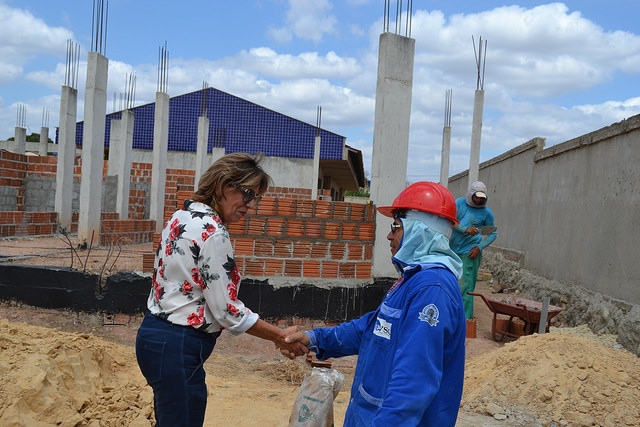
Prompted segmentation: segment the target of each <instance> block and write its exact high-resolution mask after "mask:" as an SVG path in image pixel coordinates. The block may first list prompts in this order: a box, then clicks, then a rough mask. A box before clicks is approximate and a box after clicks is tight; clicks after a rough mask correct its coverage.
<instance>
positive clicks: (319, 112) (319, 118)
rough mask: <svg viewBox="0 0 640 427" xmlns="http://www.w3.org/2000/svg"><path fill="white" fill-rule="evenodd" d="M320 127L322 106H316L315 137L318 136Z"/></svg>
mask: <svg viewBox="0 0 640 427" xmlns="http://www.w3.org/2000/svg"><path fill="white" fill-rule="evenodd" d="M321 125H322V106H321V105H318V109H317V111H316V136H320V127H321Z"/></svg>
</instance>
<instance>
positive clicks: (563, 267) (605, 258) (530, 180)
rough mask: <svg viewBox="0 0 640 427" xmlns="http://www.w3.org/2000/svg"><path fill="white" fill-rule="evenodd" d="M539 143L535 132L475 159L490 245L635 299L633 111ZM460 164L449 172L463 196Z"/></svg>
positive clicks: (638, 296)
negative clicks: (493, 233)
mask: <svg viewBox="0 0 640 427" xmlns="http://www.w3.org/2000/svg"><path fill="white" fill-rule="evenodd" d="M542 148H543V140H542V139H534V140H532V141H529V142H527V143H525V144H523V145H522V146H520V147H517V148H515V149H513V150H511V151H509V152H507V153H505V154H503V155H501V156H498V157H496V158H494V159H491V160H489V161H487V162H484V163H482V164H481V165H480V172H479V179H480V180H481V181H483V182H485V184H487V187H488V192H489V202H488V206H489V207H490V208H491V209H492V210H493V212H494V214H495V219H496V225H497V226H498V239H497V240H496V241H495V242H494V246H496V247H501V248H505V249H508V250H511V251H515V252H516V253H519V254H520V255H521V267H522V268H524V269H526V270H528V271H531V272H532V273H534V274H537V275H540V276H542V277H546V278H548V279H551V280H556V281H559V282H563V283H568V284H570V285H574V286H578V287H580V288H584V289H587V290H589V291H591V292H595V293H600V294H603V295H606V296H609V297H612V298H615V299H619V300H624V301H627V302H629V303H633V304H640V263H639V262H637V247H638V244H637V242H638V240H640V209H638V207H639V206H640V167H638V165H639V164H640V115H637V116H633V117H631V118H629V119H626V120H623V121H621V122H618V123H615V124H613V125H611V126H608V127H606V128H603V129H600V130H598V131H595V132H591V133H589V134H586V135H583V136H580V137H578V138H575V139H573V140H570V141H567V142H564V143H562V144H558V145H555V146H552V147H550V148H547V149H542ZM466 187H467V172H464V173H461V174H458V175H455V176H453V177H451V178H450V179H449V189H450V190H451V192H452V193H453V194H454V196H455V197H461V196H464V194H465V193H466Z"/></svg>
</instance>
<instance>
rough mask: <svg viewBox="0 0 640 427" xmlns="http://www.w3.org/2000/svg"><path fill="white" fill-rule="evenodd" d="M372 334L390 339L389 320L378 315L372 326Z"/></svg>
mask: <svg viewBox="0 0 640 427" xmlns="http://www.w3.org/2000/svg"><path fill="white" fill-rule="evenodd" d="M373 334H374V335H377V336H379V337H382V338H384V339H391V322H387V321H386V320H384V319H381V318H379V317H378V318H377V319H376V325H375V326H374V328H373Z"/></svg>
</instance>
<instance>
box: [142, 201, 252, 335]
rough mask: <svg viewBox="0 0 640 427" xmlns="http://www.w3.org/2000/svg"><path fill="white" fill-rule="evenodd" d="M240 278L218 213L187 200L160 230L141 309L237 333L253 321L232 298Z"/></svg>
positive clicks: (206, 329)
mask: <svg viewBox="0 0 640 427" xmlns="http://www.w3.org/2000/svg"><path fill="white" fill-rule="evenodd" d="M240 279H241V278H240V274H239V272H238V267H237V266H236V263H235V260H234V256H233V247H232V246H231V241H230V240H229V232H228V231H227V228H226V227H225V226H224V225H223V224H222V220H221V219H220V215H218V214H217V213H216V212H214V211H213V209H212V208H211V207H210V206H208V205H206V204H204V203H200V202H192V201H190V200H188V201H186V202H185V207H184V208H183V209H182V210H178V211H176V212H175V213H174V214H173V215H172V216H171V218H170V219H169V221H168V222H167V225H166V226H165V228H164V230H162V237H161V238H160V242H159V244H158V247H157V250H156V258H155V263H154V269H153V281H152V284H153V287H152V289H151V294H150V295H149V299H148V301H147V307H148V308H149V310H150V311H151V313H152V314H154V315H155V316H158V317H160V318H162V319H165V320H168V321H169V322H171V323H174V324H176V325H183V326H192V327H193V328H195V329H197V330H200V331H204V332H209V333H214V332H218V331H221V330H223V329H228V330H229V332H231V333H232V334H240V333H242V332H245V331H246V330H247V329H249V328H251V327H252V326H253V325H254V324H255V323H256V322H257V321H258V315H257V314H256V313H253V312H252V311H251V310H250V309H249V308H247V307H245V306H244V304H243V303H242V301H240V300H239V299H238V289H239V287H240Z"/></svg>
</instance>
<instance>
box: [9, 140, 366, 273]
mask: <svg viewBox="0 0 640 427" xmlns="http://www.w3.org/2000/svg"><path fill="white" fill-rule="evenodd" d="M56 161H57V159H56V157H54V156H27V155H19V154H13V153H10V152H7V151H3V150H0V180H1V181H0V188H3V189H5V190H7V191H5V192H6V193H8V194H9V195H8V196H7V199H8V201H6V200H5V201H4V202H3V204H0V209H1V210H0V237H16V236H25V237H27V236H47V235H55V234H56V233H57V214H56V213H55V212H50V211H47V212H29V211H26V210H25V201H24V199H25V197H29V195H28V194H25V191H24V189H25V181H26V179H27V177H29V176H31V177H34V176H38V177H39V178H41V179H49V180H53V183H55V175H56V166H57V163H56ZM106 171H107V163H106V161H105V165H104V169H103V176H105V174H106ZM80 173H81V159H80V157H77V158H76V160H75V167H74V179H75V180H76V181H79V179H80ZM194 181H195V172H194V171H192V170H182V169H168V170H167V184H166V191H165V221H166V220H167V219H168V218H169V216H171V215H172V214H173V212H174V211H175V210H176V209H178V208H180V207H182V203H183V201H184V200H185V199H189V198H192V196H193V192H194V185H195V182H194ZM150 182H151V165H150V164H148V163H135V162H134V163H133V164H132V166H131V190H130V192H129V193H130V194H129V217H128V218H124V219H123V218H119V217H118V215H117V214H116V213H114V212H103V215H102V225H101V236H100V242H101V245H110V244H114V243H116V242H117V243H119V244H138V243H146V242H151V241H153V242H157V237H158V236H157V234H156V235H155V236H154V232H155V222H154V221H151V220H149V219H145V216H146V217H148V208H146V207H147V206H148V199H149V188H150ZM53 188H55V186H54V187H53ZM49 193H50V194H48V193H45V194H44V195H42V196H38V197H49V198H51V199H53V198H55V191H51V192H49ZM1 194H2V193H0V195H1ZM51 204H52V202H51V200H46V201H44V200H41V201H40V203H35V204H34V203H30V205H31V206H33V205H39V206H47V205H49V206H51ZM7 207H8V208H11V209H8V208H7ZM145 209H146V210H145ZM103 210H104V204H103ZM72 221H73V222H72V229H71V232H75V231H77V221H78V213H77V212H73V218H72ZM374 221H375V211H374V206H373V205H363V204H358V203H347V202H330V201H325V200H311V191H310V190H307V189H302V188H289V187H270V188H269V189H268V191H267V194H266V197H264V198H263V199H262V200H261V201H260V203H259V205H258V208H257V209H256V210H254V211H253V212H250V214H249V215H248V216H247V217H246V218H243V219H242V220H241V221H239V222H237V223H234V224H230V226H229V233H230V234H231V237H232V243H233V245H234V250H235V255H236V261H237V263H238V266H239V268H240V271H241V274H242V275H243V276H245V277H252V278H268V277H287V278H300V279H302V278H318V279H360V280H368V279H370V278H371V267H372V258H373V240H374V234H375V233H374V232H375V222H374ZM149 257H150V256H147V261H146V263H144V265H145V269H146V270H149V268H151V269H152V264H151V267H150V266H149Z"/></svg>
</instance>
